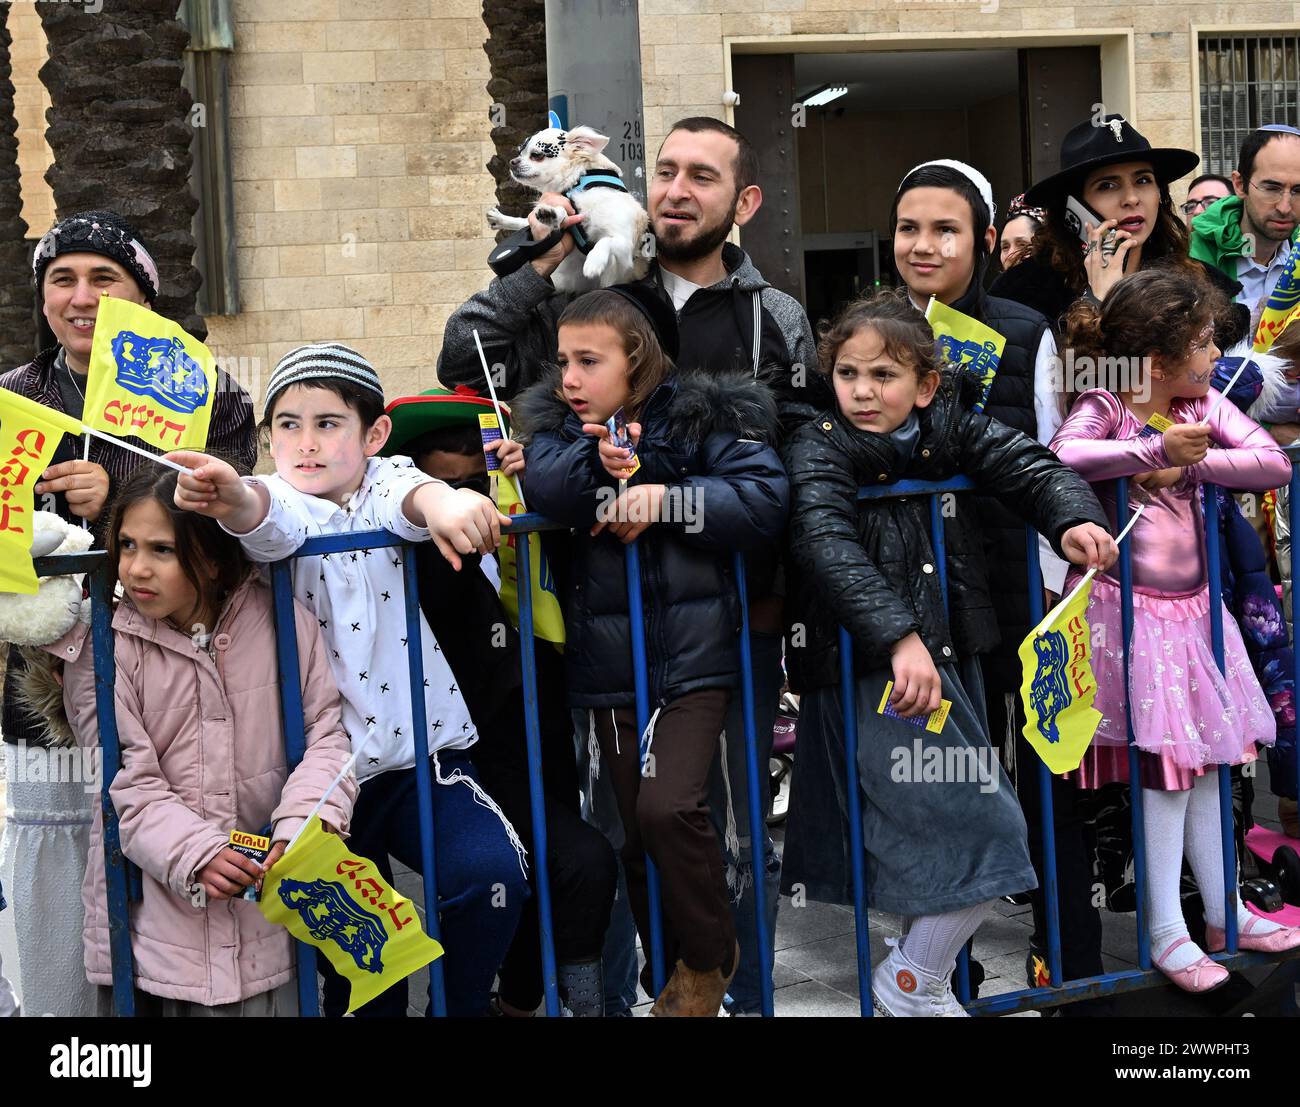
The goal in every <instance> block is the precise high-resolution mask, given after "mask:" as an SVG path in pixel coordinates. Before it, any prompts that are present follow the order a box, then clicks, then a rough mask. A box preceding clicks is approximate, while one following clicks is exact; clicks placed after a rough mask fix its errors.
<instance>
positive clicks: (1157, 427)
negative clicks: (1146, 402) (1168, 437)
mask: <svg viewBox="0 0 1300 1107" xmlns="http://www.w3.org/2000/svg"><path fill="white" fill-rule="evenodd" d="M1173 425H1174V421H1173V420H1172V419H1169V418H1166V417H1165V416H1164V415H1161V414H1160V413H1159V412H1154V413H1152V415H1151V418H1150V419H1148V420H1147V421H1146V422H1145V423H1144V424H1143V426H1142V434H1143V435H1150V434H1164V433H1165V431H1167V430H1168V429H1169V428H1170V427H1172V426H1173Z"/></svg>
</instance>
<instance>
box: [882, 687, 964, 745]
mask: <svg viewBox="0 0 1300 1107" xmlns="http://www.w3.org/2000/svg"><path fill="white" fill-rule="evenodd" d="M893 690H894V682H893V681H892V680H887V681H885V694H884V695H883V696H881V697H880V706H879V707H877V708H876V714H877V715H883V716H884V717H885V718H886V719H897V720H898V721H899V722H900V723H906V724H907V725H908V726H923V727H925V729H926V730H928V731H931V732H932V733H934V734H938V733H939V732H940V731H941V730H943V724H944V723H946V722H947V721H948V713H949V712H950V711H951V710H952V700H940V701H939V706H938V707H937V708H935V710H933V711H931V712H930V714H929V715H909V716H907V717H904V716H902V715H900V714H899V713H898V712H897V711H895V710H894V708H893V706H892V705H891V704H890V702H889V694H890V693H891V692H892V691H893Z"/></svg>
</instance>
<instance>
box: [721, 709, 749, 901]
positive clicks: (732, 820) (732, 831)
mask: <svg viewBox="0 0 1300 1107" xmlns="http://www.w3.org/2000/svg"><path fill="white" fill-rule="evenodd" d="M718 746H719V750H720V755H721V757H722V786H723V788H724V789H725V791H726V793H727V828H726V830H725V831H724V832H723V835H722V845H723V848H724V849H725V850H726V851H727V858H728V860H727V888H728V889H729V890H730V891H731V896H732V899H733V900H734V901H735V902H737V903H739V902H740V897H741V896H743V895H744V894H745V888H746V886H747V885H748V883H749V881H748V880H747V879H745V878H744V877H743V876H742V875H741V871H740V831H739V829H738V828H737V826H736V806H735V804H734V803H733V802H732V798H731V773H730V771H729V764H728V761H727V732H726V731H725V730H724V731H722V732H721V733H720V734H719V735H718ZM750 853H751V858H750V860H751V862H752V861H753V857H752V854H753V851H752V850H751V851H750Z"/></svg>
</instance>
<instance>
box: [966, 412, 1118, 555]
mask: <svg viewBox="0 0 1300 1107" xmlns="http://www.w3.org/2000/svg"><path fill="white" fill-rule="evenodd" d="M1063 430H1064V427H1062V431H1063ZM1060 433H1061V432H1058V438H1059V435H1060ZM957 452H958V465H959V468H960V469H961V471H962V472H963V473H965V474H966V475H967V476H968V477H970V478H971V479H972V480H973V481H975V483H976V484H977V485H979V487H980V490H981V491H982V492H987V493H990V494H992V495H994V496H996V497H997V498H998V499H999V500H1001V501H1002V503H1003V504H1005V505H1006V507H1007V508H1008V510H1010V511H1012V512H1014V513H1015V514H1017V515H1019V516H1020V517H1021V518H1022V519H1026V520H1028V521H1029V522H1030V523H1031V524H1032V525H1033V527H1034V529H1035V530H1037V531H1038V532H1039V533H1040V534H1041V535H1043V536H1044V537H1045V538H1047V540H1048V541H1049V542H1051V544H1052V548H1053V549H1054V550H1056V552H1057V553H1058V554H1060V555H1061V556H1062V557H1064V558H1065V559H1066V560H1067V561H1072V562H1074V564H1076V565H1087V566H1089V567H1096V568H1109V566H1110V564H1111V562H1113V561H1114V559H1115V557H1117V556H1118V548H1117V547H1116V546H1115V543H1114V542H1113V541H1112V540H1111V538H1110V532H1109V526H1110V524H1109V521H1108V520H1107V518H1106V513H1105V512H1104V511H1102V508H1101V504H1100V503H1098V502H1097V497H1096V496H1095V495H1094V494H1093V491H1092V489H1091V488H1089V487H1088V484H1087V482H1086V481H1085V480H1084V479H1083V478H1082V477H1081V476H1080V475H1079V474H1078V473H1076V472H1075V471H1074V470H1073V469H1071V468H1069V467H1068V466H1066V465H1064V464H1062V461H1061V459H1060V458H1058V457H1057V456H1056V455H1055V454H1054V453H1053V452H1052V451H1051V450H1049V449H1048V448H1047V447H1046V446H1043V445H1042V444H1040V443H1039V442H1036V441H1035V440H1034V439H1032V438H1030V437H1029V436H1028V435H1026V434H1021V433H1020V431H1018V430H1015V429H1014V428H1012V427H1008V426H1007V425H1006V424H1004V423H1001V422H998V421H997V420H996V419H991V418H989V417H988V416H987V415H976V414H974V413H972V412H968V413H967V414H965V415H964V416H962V421H961V425H960V427H959V429H958V433H957ZM1067 537H1068V538H1069V542H1068V544H1067V543H1066V539H1067Z"/></svg>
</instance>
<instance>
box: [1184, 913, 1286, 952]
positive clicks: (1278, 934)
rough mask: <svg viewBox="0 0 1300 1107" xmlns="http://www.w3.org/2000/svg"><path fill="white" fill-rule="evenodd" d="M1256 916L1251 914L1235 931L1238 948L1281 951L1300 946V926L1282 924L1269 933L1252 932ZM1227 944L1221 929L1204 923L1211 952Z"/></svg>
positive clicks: (1207, 944)
mask: <svg viewBox="0 0 1300 1107" xmlns="http://www.w3.org/2000/svg"><path fill="white" fill-rule="evenodd" d="M1256 918H1257V916H1255V915H1252V916H1251V918H1250V922H1248V923H1246V925H1245V926H1243V927H1241V928H1239V929H1238V931H1237V948H1238V949H1255V950H1259V951H1260V952H1261V953H1282V952H1284V951H1286V950H1288V949H1295V948H1296V947H1297V946H1300V926H1284V927H1283V928H1282V929H1281V930H1274V931H1273V932H1272V933H1270V934H1252V933H1251V928H1252V927H1253V926H1254V925H1255V919H1256ZM1227 944H1228V942H1227V939H1226V937H1225V936H1224V933H1223V931H1222V930H1220V929H1219V928H1218V927H1217V926H1211V925H1210V924H1209V923H1206V924H1205V945H1206V948H1207V949H1209V951H1210V952H1211V953H1218V952H1219V951H1220V950H1222V949H1223V948H1224V947H1225V946H1226V945H1227Z"/></svg>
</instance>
